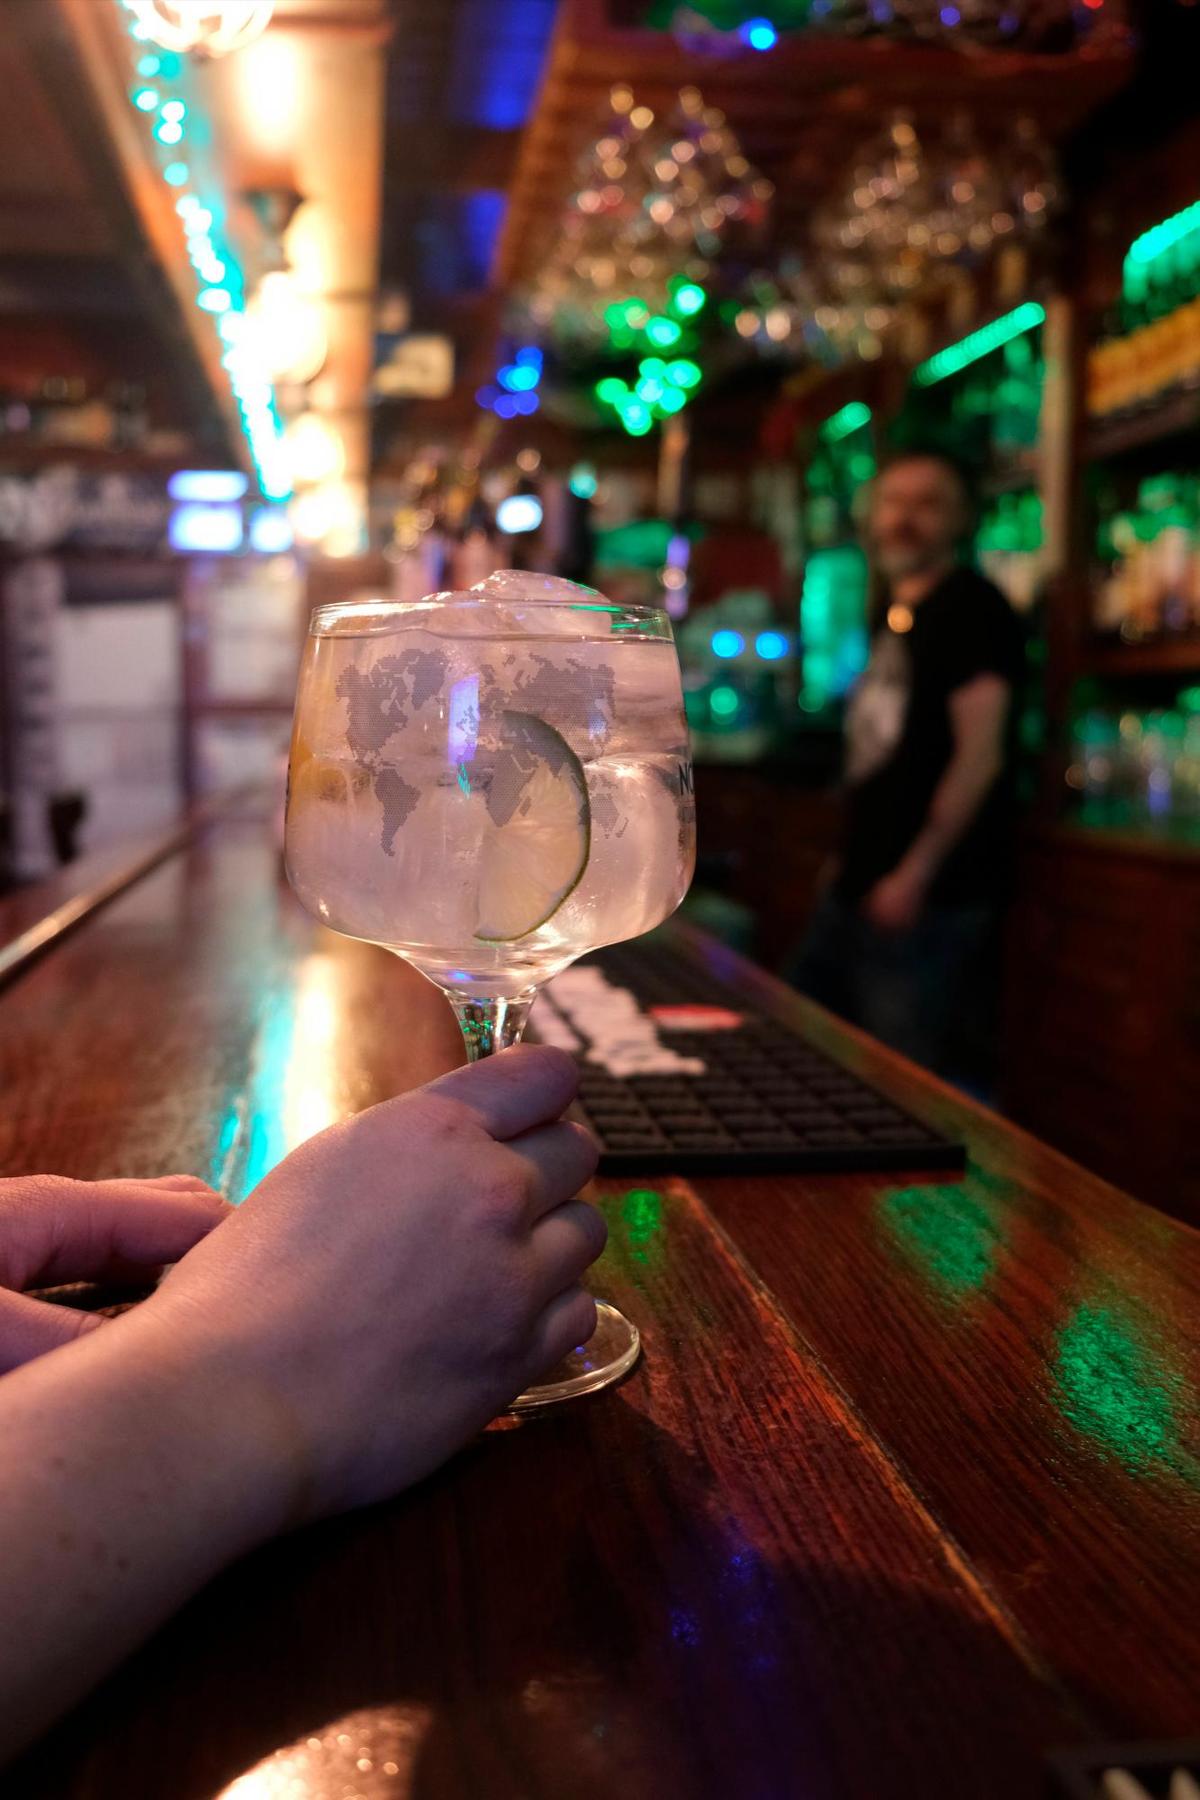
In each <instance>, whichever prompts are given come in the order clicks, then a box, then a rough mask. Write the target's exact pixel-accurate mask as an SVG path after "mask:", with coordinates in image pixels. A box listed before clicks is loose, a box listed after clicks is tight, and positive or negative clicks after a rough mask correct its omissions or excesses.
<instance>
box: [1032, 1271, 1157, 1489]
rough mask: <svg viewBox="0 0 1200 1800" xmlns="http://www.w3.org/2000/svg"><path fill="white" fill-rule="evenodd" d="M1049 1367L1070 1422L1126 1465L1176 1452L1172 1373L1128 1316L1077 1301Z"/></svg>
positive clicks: (1140, 1465)
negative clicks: (1052, 1371)
mask: <svg viewBox="0 0 1200 1800" xmlns="http://www.w3.org/2000/svg"><path fill="white" fill-rule="evenodd" d="M1054 1374H1055V1378H1056V1381H1057V1385H1058V1389H1059V1394H1060V1399H1061V1404H1062V1410H1063V1412H1064V1413H1065V1414H1066V1416H1067V1418H1068V1419H1069V1420H1070V1421H1071V1423H1072V1425H1074V1426H1075V1428H1076V1430H1077V1431H1082V1432H1083V1433H1084V1434H1085V1435H1086V1436H1087V1437H1090V1438H1092V1439H1094V1440H1095V1441H1096V1442H1098V1443H1099V1444H1101V1445H1102V1446H1103V1447H1104V1448H1105V1449H1106V1450H1109V1451H1112V1452H1114V1453H1115V1454H1116V1455H1117V1457H1118V1458H1119V1459H1120V1461H1121V1462H1123V1463H1125V1464H1126V1465H1127V1466H1128V1467H1130V1468H1133V1469H1140V1468H1143V1467H1144V1466H1145V1465H1146V1464H1147V1463H1148V1462H1150V1461H1151V1460H1163V1461H1168V1462H1169V1461H1174V1460H1175V1459H1176V1458H1177V1456H1178V1453H1179V1449H1180V1445H1179V1436H1178V1423H1177V1419H1176V1412H1175V1403H1174V1394H1175V1391H1176V1390H1177V1389H1178V1388H1179V1385H1180V1377H1179V1375H1178V1374H1176V1373H1175V1372H1174V1371H1173V1370H1171V1369H1169V1368H1168V1367H1167V1366H1166V1364H1165V1363H1164V1361H1163V1360H1162V1357H1161V1354H1159V1353H1156V1351H1155V1350H1154V1349H1152V1347H1151V1346H1150V1345H1149V1344H1148V1343H1147V1342H1146V1341H1145V1340H1144V1339H1142V1338H1141V1336H1140V1334H1138V1333H1137V1332H1136V1331H1135V1330H1134V1328H1133V1326H1132V1325H1131V1324H1130V1323H1129V1322H1128V1321H1126V1320H1123V1319H1120V1318H1118V1317H1117V1315H1116V1314H1115V1313H1114V1312H1112V1311H1110V1310H1109V1309H1108V1308H1107V1307H1102V1306H1096V1307H1092V1306H1080V1307H1077V1308H1076V1310H1075V1311H1074V1312H1073V1313H1072V1314H1071V1316H1070V1318H1069V1319H1068V1320H1067V1322H1066V1324H1065V1325H1064V1326H1063V1328H1062V1330H1061V1331H1060V1332H1059V1336H1058V1356H1057V1360H1056V1363H1055V1369H1054Z"/></svg>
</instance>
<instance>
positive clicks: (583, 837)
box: [287, 577, 695, 996]
mask: <svg viewBox="0 0 1200 1800" xmlns="http://www.w3.org/2000/svg"><path fill="white" fill-rule="evenodd" d="M525 580H526V582H528V583H530V584H532V583H533V582H537V583H538V584H539V586H540V587H541V588H542V589H543V591H544V597H531V598H527V599H521V598H519V597H517V596H518V595H519V594H520V593H521V592H525V593H528V592H529V589H525V590H521V589H518V590H517V593H516V594H514V590H513V585H512V578H511V577H509V578H508V581H507V584H506V586H505V587H502V588H501V590H500V596H497V597H492V596H491V595H487V594H476V593H472V594H467V595H442V596H435V597H434V598H433V599H432V600H430V601H428V602H423V603H421V604H420V605H417V606H413V605H408V606H397V605H389V604H387V603H384V602H381V603H379V604H378V605H366V604H358V605H355V606H352V607H346V606H332V607H326V608H323V609H321V611H319V612H318V613H317V614H316V615H315V617H314V621H313V628H312V635H311V636H310V638H309V642H308V647H307V652H306V656H305V661H304V666H303V670H302V673H301V678H300V694H299V700H298V704H297V711H296V728H295V734H294V738H293V743H292V761H291V772H290V786H289V804H288V823H287V862H288V873H289V876H290V879H291V882H292V885H293V887H294V888H295V890H296V893H297V895H298V896H299V898H300V899H301V900H302V901H303V903H304V904H305V906H306V907H307V908H308V909H309V910H310V911H311V912H313V913H314V914H316V916H317V917H318V918H320V919H323V920H324V921H325V922H326V923H327V924H329V925H331V926H332V927H333V928H334V929H335V930H337V931H342V932H345V933H347V934H348V935H350V936H352V937H359V938H368V939H371V940H372V941H374V942H376V943H379V944H384V945H386V946H387V947H388V948H389V949H392V950H395V951H397V952H398V953H399V954H400V955H401V956H403V957H405V958H406V959H407V960H408V961H409V962H411V963H413V964H414V965H415V966H416V967H417V968H419V969H420V970H421V971H422V972H423V973H424V974H426V975H428V976H429V977H430V978H431V979H432V980H433V981H435V982H437V983H438V984H439V985H441V986H443V987H446V988H448V989H453V990H455V991H457V992H460V993H464V994H476V995H487V996H515V995H517V994H520V993H522V992H524V991H526V990H528V989H530V988H531V987H533V986H536V985H537V984H539V983H540V982H542V981H545V980H546V979H548V977H550V976H551V975H553V974H555V973H556V972H557V971H558V970H559V969H562V968H564V967H565V966H566V965H567V964H568V963H569V962H571V961H573V960H574V958H575V957H577V956H580V955H582V954H583V952H584V951H586V950H590V949H594V948H596V947H597V946H599V945H601V944H609V943H615V942H618V941H620V940H621V939H624V938H629V937H635V936H637V935H638V934H640V933H641V932H643V931H646V930H648V929H649V928H650V927H651V926H652V925H655V924H657V923H658V922H659V921H660V920H661V919H663V918H665V917H666V916H667V915H668V914H669V913H671V912H673V911H674V909H675V907H676V906H677V905H678V904H679V901H680V900H681V899H682V897H683V895H684V893H685V892H686V890H687V887H688V883H689V882H690V880H691V876H692V868H693V863H694V855H695V849H694V845H695V806H694V800H693V795H692V775H691V761H690V752H689V750H688V743H687V732H686V726H685V724H684V717H683V702H682V694H681V690H680V679H679V666H678V662H677V660H676V655H675V647H674V644H673V643H672V641H671V636H670V628H669V625H668V624H667V622H666V620H665V618H664V617H663V615H661V614H658V613H655V612H651V611H646V610H636V611H635V610H633V609H628V608H621V607H615V606H610V605H609V603H608V602H606V601H602V600H600V599H599V597H598V596H597V597H593V596H589V594H588V591H587V590H586V589H578V588H574V587H572V586H571V585H570V584H568V583H563V582H554V583H550V582H547V581H545V580H544V579H543V578H537V577H526V578H525ZM545 590H549V591H548V592H545ZM567 596H569V598H568V597H567Z"/></svg>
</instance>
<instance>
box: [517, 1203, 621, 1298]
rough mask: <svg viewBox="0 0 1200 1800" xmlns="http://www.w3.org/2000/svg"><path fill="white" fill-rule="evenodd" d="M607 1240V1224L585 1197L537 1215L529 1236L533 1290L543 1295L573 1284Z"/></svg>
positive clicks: (589, 1265) (549, 1294)
mask: <svg viewBox="0 0 1200 1800" xmlns="http://www.w3.org/2000/svg"><path fill="white" fill-rule="evenodd" d="M607 1242H608V1226H607V1225H606V1224H605V1223H604V1220H603V1219H602V1218H601V1216H600V1214H599V1213H598V1212H597V1211H596V1208H595V1207H594V1206H589V1205H588V1204H587V1201H586V1200H568V1201H567V1203H566V1205H565V1206H559V1207H556V1208H555V1210H554V1211H553V1212H552V1213H547V1214H546V1216H545V1218H544V1219H539V1221H538V1223H537V1224H536V1225H535V1226H534V1228H533V1234H532V1236H531V1238H530V1249H531V1252H532V1255H533V1264H534V1270H535V1281H536V1291H537V1293H538V1295H539V1296H540V1297H541V1298H543V1299H547V1300H548V1299H550V1298H551V1297H552V1296H553V1295H555V1294H561V1293H562V1292H563V1291H564V1289H566V1288H571V1287H574V1286H575V1284H576V1282H578V1280H579V1279H580V1277H581V1276H582V1275H583V1273H584V1271H585V1270H586V1269H589V1268H590V1267H591V1265H592V1264H593V1263H594V1262H595V1260H596V1258H597V1257H598V1256H599V1255H600V1253H601V1252H602V1250H603V1249H604V1246H605V1244H606V1243H607Z"/></svg>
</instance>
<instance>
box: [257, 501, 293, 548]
mask: <svg viewBox="0 0 1200 1800" xmlns="http://www.w3.org/2000/svg"><path fill="white" fill-rule="evenodd" d="M294 542H295V535H294V533H293V531H292V521H291V520H290V519H289V518H288V514H287V508H286V507H285V506H257V507H255V509H254V511H253V512H252V513H251V514H250V548H251V549H252V550H257V551H258V553H259V555H260V556H283V555H284V554H286V552H287V551H289V550H290V549H291V547H292V545H293V543H294Z"/></svg>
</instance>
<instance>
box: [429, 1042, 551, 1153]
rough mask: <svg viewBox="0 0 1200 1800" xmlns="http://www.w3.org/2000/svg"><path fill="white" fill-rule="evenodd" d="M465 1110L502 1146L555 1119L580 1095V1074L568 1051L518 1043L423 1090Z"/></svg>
mask: <svg viewBox="0 0 1200 1800" xmlns="http://www.w3.org/2000/svg"><path fill="white" fill-rule="evenodd" d="M422 1091H423V1092H424V1093H426V1094H433V1095H436V1096H438V1098H440V1099H443V1100H454V1101H457V1102H458V1103H459V1104H461V1105H463V1106H467V1107H469V1108H470V1109H471V1111H472V1112H473V1113H474V1114H475V1115H476V1117H477V1118H478V1119H479V1121H480V1123H481V1124H482V1125H483V1126H484V1128H485V1130H487V1131H488V1132H490V1134H491V1135H492V1137H494V1138H499V1139H501V1140H502V1141H503V1140H505V1139H508V1138H514V1137H517V1136H518V1135H519V1134H520V1133H521V1132H523V1131H530V1130H532V1129H533V1127H534V1126H536V1125H545V1124H547V1123H548V1122H549V1121H550V1120H551V1119H557V1118H559V1117H560V1116H561V1114H562V1113H563V1112H565V1111H566V1109H567V1107H568V1106H569V1105H570V1104H571V1102H572V1100H573V1099H574V1098H575V1095H576V1093H577V1092H578V1091H579V1071H578V1069H577V1068H576V1066H575V1061H574V1058H573V1057H570V1056H568V1055H567V1053H566V1051H565V1050H554V1049H552V1048H551V1047H550V1046H549V1045H548V1044H518V1045H516V1046H515V1047H514V1048H513V1049H511V1050H502V1051H501V1052H500V1053H499V1055H498V1056H489V1057H487V1058H485V1060H484V1061H483V1062H479V1063H470V1064H468V1066H467V1067H466V1068H465V1069H455V1070H454V1071H453V1072H452V1073H451V1074H449V1075H443V1076H441V1077H440V1078H439V1079H438V1080H437V1081H431V1082H430V1083H429V1085H428V1087H426V1088H425V1089H423V1090H422Z"/></svg>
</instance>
